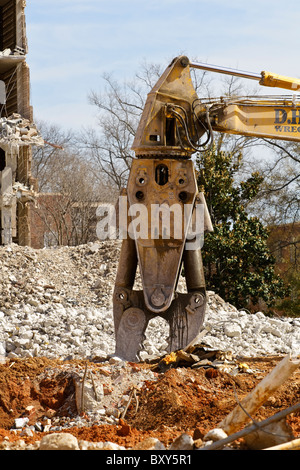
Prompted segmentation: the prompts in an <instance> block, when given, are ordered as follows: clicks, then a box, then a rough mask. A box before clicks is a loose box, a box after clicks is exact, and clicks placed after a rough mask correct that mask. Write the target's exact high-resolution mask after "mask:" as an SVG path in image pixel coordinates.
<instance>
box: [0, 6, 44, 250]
mask: <svg viewBox="0 0 300 470" xmlns="http://www.w3.org/2000/svg"><path fill="white" fill-rule="evenodd" d="M25 6H26V2H25V1H24V0H0V244H2V245H3V244H10V243H12V242H15V243H18V244H20V245H30V240H31V237H30V209H31V205H32V203H33V201H34V200H35V187H36V184H35V181H34V180H33V178H32V176H31V159H32V145H42V144H43V142H42V139H41V138H40V136H39V133H38V131H37V129H36V127H35V126H34V124H33V122H32V121H33V112H32V107H31V104H30V72H29V67H28V65H27V63H26V54H27V49H28V48H27V39H26V21H25Z"/></svg>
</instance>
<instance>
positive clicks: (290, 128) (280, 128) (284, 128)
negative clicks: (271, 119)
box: [275, 126, 300, 133]
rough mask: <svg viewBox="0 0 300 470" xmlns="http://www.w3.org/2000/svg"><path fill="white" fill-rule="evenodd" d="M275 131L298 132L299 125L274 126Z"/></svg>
mask: <svg viewBox="0 0 300 470" xmlns="http://www.w3.org/2000/svg"><path fill="white" fill-rule="evenodd" d="M275 130H276V131H277V132H285V133H288V132H289V133H300V126H299V127H297V126H275Z"/></svg>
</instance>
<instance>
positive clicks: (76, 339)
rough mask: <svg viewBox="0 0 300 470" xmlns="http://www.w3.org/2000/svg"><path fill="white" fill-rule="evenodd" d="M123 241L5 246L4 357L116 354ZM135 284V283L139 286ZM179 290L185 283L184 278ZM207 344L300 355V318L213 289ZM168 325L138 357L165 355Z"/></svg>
mask: <svg viewBox="0 0 300 470" xmlns="http://www.w3.org/2000/svg"><path fill="white" fill-rule="evenodd" d="M119 249H120V244H119V243H116V242H115V241H114V242H111V241H106V242H101V243H99V244H98V243H94V244H89V245H82V246H78V247H60V248H52V249H44V250H34V249H31V248H29V247H20V246H17V245H11V246H8V247H1V248H0V255H1V256H0V270H1V284H0V298H1V305H0V325H1V328H0V355H2V356H6V357H8V358H23V357H37V356H45V357H49V358H62V359H65V358H93V357H97V356H106V355H109V354H113V353H114V349H115V342H114V329H113V313H112V293H113V287H114V280H115V275H116V269H117V265H118V256H119ZM137 282H138V281H137ZM180 286H181V289H183V287H182V286H184V279H181V281H180ZM204 327H205V330H206V331H205V336H204V337H203V338H202V341H203V342H204V343H205V344H206V345H207V346H208V347H211V348H213V349H222V350H224V351H227V350H230V351H231V352H232V353H233V354H234V355H238V356H257V355H272V354H275V355H280V354H287V353H290V354H292V355H296V356H297V355H299V354H300V320H299V319H297V318H268V317H266V316H265V315H264V314H263V313H261V312H257V313H255V314H252V315H251V314H248V313H247V312H245V311H238V310H237V309H236V308H235V307H234V306H232V305H230V304H228V303H226V302H224V300H223V299H221V298H220V297H219V296H218V295H216V294H214V293H213V292H208V307H207V313H206V320H205V323H204ZM167 338H168V325H167V323H166V322H165V321H164V320H163V319H162V318H160V317H157V318H156V319H154V320H152V321H151V322H150V324H149V326H148V328H147V331H146V340H145V342H144V350H143V351H142V352H141V359H142V360H145V359H146V358H148V357H150V358H151V357H155V356H159V355H163V354H165V353H166V348H167Z"/></svg>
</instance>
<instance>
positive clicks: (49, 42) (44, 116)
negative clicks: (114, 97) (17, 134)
mask: <svg viewBox="0 0 300 470" xmlns="http://www.w3.org/2000/svg"><path fill="white" fill-rule="evenodd" d="M287 5H288V7H286V4H285V3H284V2H282V1H280V0H273V1H271V0H252V1H247V2H244V1H242V0H239V1H238V0H230V1H229V2H226V1H224V0H147V1H142V0H28V1H27V7H26V23H27V37H28V46H29V54H28V58H27V62H28V64H29V66H30V70H31V100H32V105H33V108H34V115H35V119H39V120H46V121H48V122H50V123H53V124H57V125H60V126H62V127H64V128H66V129H69V128H70V129H80V128H81V127H87V126H88V125H92V124H93V123H94V122H95V111H96V110H95V109H94V108H93V107H92V106H91V105H89V103H88V94H89V92H90V91H91V90H95V91H98V90H99V91H100V90H101V89H103V81H102V75H103V73H105V72H107V73H112V74H113V75H114V77H115V78H117V79H120V80H123V79H131V78H133V76H134V74H135V73H136V72H137V71H138V70H139V68H140V67H141V64H142V63H143V62H144V61H147V62H148V63H160V64H162V66H163V67H165V66H167V65H168V62H169V60H170V59H171V58H173V57H175V56H177V55H179V54H182V53H183V54H185V55H187V56H188V57H190V58H191V59H193V60H195V59H197V60H199V61H203V62H207V63H211V64H218V65H223V66H226V67H233V68H239V69H242V70H249V71H252V72H257V73H260V72H261V71H262V70H268V71H272V72H274V73H279V74H282V75H288V76H294V77H297V78H299V77H300V66H299V43H300V35H299V20H300V2H299V0H290V1H289V2H288V4H287ZM253 86H256V85H255V82H251V87H253ZM257 86H258V87H259V85H257ZM263 91H265V90H263ZM273 92H274V90H268V89H266V94H267V93H270V94H271V93H273ZM283 94H284V90H283Z"/></svg>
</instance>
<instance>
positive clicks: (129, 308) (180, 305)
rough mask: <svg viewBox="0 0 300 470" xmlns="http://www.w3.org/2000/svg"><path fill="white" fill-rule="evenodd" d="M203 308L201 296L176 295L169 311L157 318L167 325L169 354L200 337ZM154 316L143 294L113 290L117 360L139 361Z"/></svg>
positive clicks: (204, 304) (203, 301)
mask: <svg viewBox="0 0 300 470" xmlns="http://www.w3.org/2000/svg"><path fill="white" fill-rule="evenodd" d="M205 306H206V297H205V295H204V294H203V293H200V292H193V293H188V294H181V293H176V295H175V298H174V300H173V302H172V304H171V307H170V308H169V309H168V311H167V312H165V313H164V314H160V315H159V316H161V317H162V318H164V319H165V320H167V321H168V323H169V328H170V330H169V331H170V334H169V347H168V352H171V351H175V350H177V349H181V348H184V347H185V346H186V345H187V344H189V343H190V342H191V341H192V340H193V339H194V338H195V337H196V336H197V335H198V334H199V332H200V330H201V327H202V324H203V321H204V315H205ZM155 316H156V315H153V313H152V312H150V311H148V310H147V308H146V306H145V303H144V299H143V291H130V290H128V289H124V288H119V287H116V289H115V292H114V320H115V339H116V350H115V354H116V356H118V357H120V358H122V359H124V360H127V361H133V362H134V361H138V360H139V352H140V351H141V350H142V349H143V341H144V340H145V331H146V328H147V325H148V323H149V321H150V320H151V319H152V318H154V317H155Z"/></svg>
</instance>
